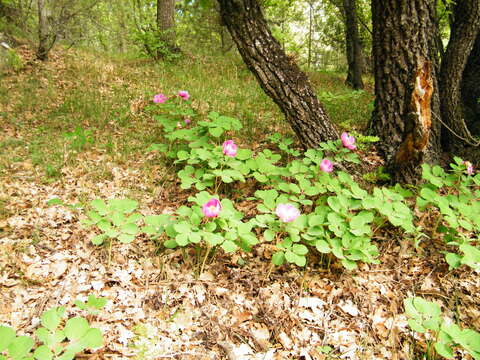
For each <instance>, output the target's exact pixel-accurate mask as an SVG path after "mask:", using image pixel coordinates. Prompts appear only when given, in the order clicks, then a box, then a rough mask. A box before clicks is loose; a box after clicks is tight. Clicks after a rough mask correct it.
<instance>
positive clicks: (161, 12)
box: [157, 0, 178, 57]
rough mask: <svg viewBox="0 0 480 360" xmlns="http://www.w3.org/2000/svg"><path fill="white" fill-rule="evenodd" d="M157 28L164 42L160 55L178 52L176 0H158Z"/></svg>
mask: <svg viewBox="0 0 480 360" xmlns="http://www.w3.org/2000/svg"><path fill="white" fill-rule="evenodd" d="M157 28H158V31H159V36H160V39H159V40H160V41H162V42H163V43H164V46H163V47H162V49H159V51H158V56H159V57H163V56H164V55H165V54H162V50H163V52H177V51H178V48H177V46H176V33H175V0H157Z"/></svg>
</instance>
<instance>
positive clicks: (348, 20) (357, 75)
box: [343, 0, 363, 90]
mask: <svg viewBox="0 0 480 360" xmlns="http://www.w3.org/2000/svg"><path fill="white" fill-rule="evenodd" d="M343 9H344V12H345V40H346V50H347V61H348V74H347V79H346V80H345V83H346V84H347V85H348V86H350V87H352V88H354V89H355V90H359V89H363V81H362V71H363V56H362V46H361V44H360V38H359V36H358V23H357V6H356V3H355V0H343Z"/></svg>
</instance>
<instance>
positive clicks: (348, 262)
mask: <svg viewBox="0 0 480 360" xmlns="http://www.w3.org/2000/svg"><path fill="white" fill-rule="evenodd" d="M341 263H342V265H343V267H344V268H345V269H347V270H350V271H351V270H355V269H356V268H357V263H356V262H355V261H352V260H348V259H342V261H341Z"/></svg>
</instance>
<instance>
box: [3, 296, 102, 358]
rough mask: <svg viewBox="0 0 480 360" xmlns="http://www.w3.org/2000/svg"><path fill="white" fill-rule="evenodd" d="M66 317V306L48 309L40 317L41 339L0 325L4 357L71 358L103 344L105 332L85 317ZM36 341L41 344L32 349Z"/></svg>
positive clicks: (38, 332) (39, 333) (37, 334)
mask: <svg viewBox="0 0 480 360" xmlns="http://www.w3.org/2000/svg"><path fill="white" fill-rule="evenodd" d="M97 300H98V299H97ZM97 305H98V304H97ZM64 318H65V308H64V307H63V306H61V307H56V308H53V309H50V310H47V311H45V312H44V313H43V314H42V315H41V316H40V323H41V326H40V327H39V328H38V329H37V330H36V331H35V336H36V338H37V339H38V341H37V342H35V341H34V339H33V338H31V337H29V336H17V335H16V333H15V331H14V330H13V329H12V328H10V327H8V326H0V359H3V360H7V359H11V360H30V359H32V360H33V359H36V360H51V359H56V360H71V359H74V358H75V354H77V353H80V352H82V351H84V350H85V349H95V348H98V347H101V346H103V335H102V333H101V331H100V330H99V329H96V328H92V327H90V325H89V323H88V321H87V320H86V319H85V318H83V317H74V318H70V319H68V320H67V321H66V322H65V323H64ZM62 324H64V325H62ZM35 344H38V345H37V347H36V348H35V350H34V351H33V352H32V350H33V348H34V346H35ZM2 354H4V355H2Z"/></svg>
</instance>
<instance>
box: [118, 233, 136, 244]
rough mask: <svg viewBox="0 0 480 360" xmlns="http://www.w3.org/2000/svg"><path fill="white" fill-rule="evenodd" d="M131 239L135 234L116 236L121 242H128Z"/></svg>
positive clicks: (133, 238)
mask: <svg viewBox="0 0 480 360" xmlns="http://www.w3.org/2000/svg"><path fill="white" fill-rule="evenodd" d="M133 240H135V235H130V234H120V235H119V236H118V241H120V242H121V243H122V244H130V243H131V242H132V241H133Z"/></svg>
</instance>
